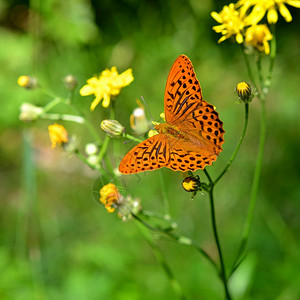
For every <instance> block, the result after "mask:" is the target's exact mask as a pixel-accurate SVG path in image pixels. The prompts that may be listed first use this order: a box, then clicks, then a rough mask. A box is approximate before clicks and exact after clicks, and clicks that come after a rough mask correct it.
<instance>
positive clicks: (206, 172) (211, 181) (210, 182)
mask: <svg viewBox="0 0 300 300" xmlns="http://www.w3.org/2000/svg"><path fill="white" fill-rule="evenodd" d="M203 172H204V174H205V175H206V177H207V179H208V181H209V184H210V185H213V184H214V182H213V180H212V179H211V177H210V175H209V173H208V171H207V170H206V169H203Z"/></svg>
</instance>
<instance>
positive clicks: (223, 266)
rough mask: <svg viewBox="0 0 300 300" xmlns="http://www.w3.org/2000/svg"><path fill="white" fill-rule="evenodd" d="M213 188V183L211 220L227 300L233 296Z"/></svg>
mask: <svg viewBox="0 0 300 300" xmlns="http://www.w3.org/2000/svg"><path fill="white" fill-rule="evenodd" d="M213 188H214V186H213V185H212V186H211V188H210V191H209V200H210V211H211V222H212V228H213V233H214V238H215V242H216V245H217V249H218V254H219V259H220V264H221V279H222V282H223V286H224V291H225V296H226V299H227V300H230V299H231V296H230V294H229V290H228V286H227V278H226V271H225V263H224V259H223V254H222V249H221V244H220V241H219V236H218V231H217V223H216V213H215V205H214V194H213Z"/></svg>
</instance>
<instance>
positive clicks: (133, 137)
mask: <svg viewBox="0 0 300 300" xmlns="http://www.w3.org/2000/svg"><path fill="white" fill-rule="evenodd" d="M123 137H124V138H126V139H129V140H130V141H136V142H138V143H141V142H142V140H141V139H139V138H137V137H135V136H133V135H130V134H128V133H124V134H123Z"/></svg>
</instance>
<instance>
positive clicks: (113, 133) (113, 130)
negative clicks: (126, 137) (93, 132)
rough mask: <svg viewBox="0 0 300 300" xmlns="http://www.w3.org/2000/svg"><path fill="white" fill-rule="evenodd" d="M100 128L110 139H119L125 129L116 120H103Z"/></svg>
mask: <svg viewBox="0 0 300 300" xmlns="http://www.w3.org/2000/svg"><path fill="white" fill-rule="evenodd" d="M100 127H101V129H102V130H103V131H105V132H106V133H107V135H109V136H110V137H112V138H118V137H121V136H122V134H123V132H124V128H125V127H123V126H122V125H121V124H120V123H119V122H118V121H117V120H103V121H102V122H101V125H100Z"/></svg>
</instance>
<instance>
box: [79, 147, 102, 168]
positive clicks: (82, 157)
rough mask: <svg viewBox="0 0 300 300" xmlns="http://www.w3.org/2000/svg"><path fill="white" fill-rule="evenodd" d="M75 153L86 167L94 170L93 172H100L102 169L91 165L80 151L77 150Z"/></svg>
mask: <svg viewBox="0 0 300 300" xmlns="http://www.w3.org/2000/svg"><path fill="white" fill-rule="evenodd" d="M74 152H75V154H76V156H77V157H78V158H79V159H80V160H81V161H82V162H83V163H85V164H86V165H88V166H89V167H90V168H92V169H93V170H97V171H99V172H100V168H99V167H97V166H95V165H93V164H91V163H89V162H88V160H87V159H86V158H85V157H84V156H83V155H82V154H81V153H80V152H79V150H78V149H76V150H75V151H74Z"/></svg>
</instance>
